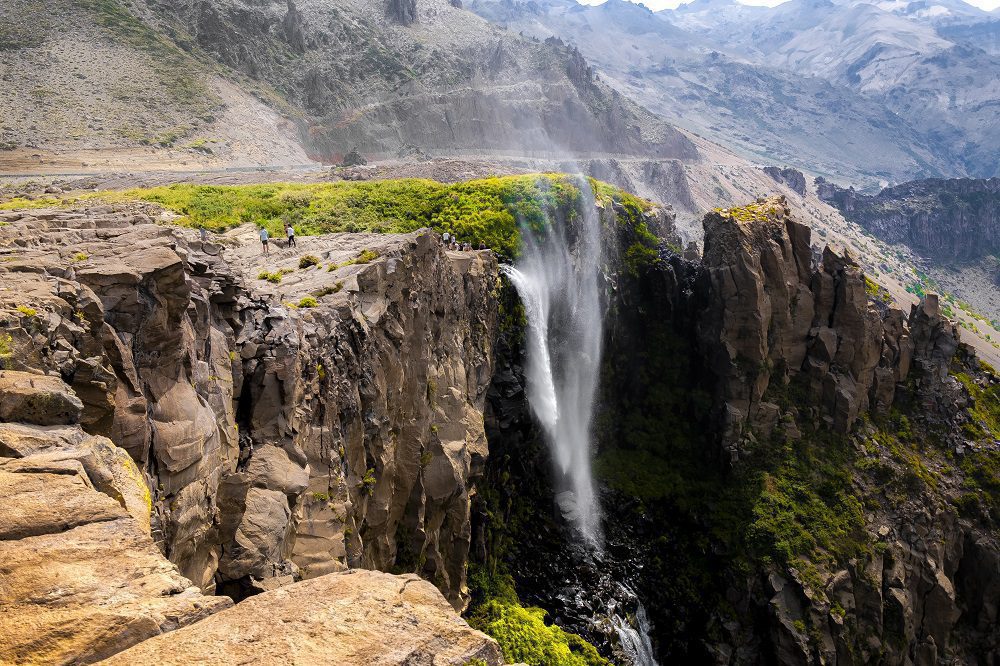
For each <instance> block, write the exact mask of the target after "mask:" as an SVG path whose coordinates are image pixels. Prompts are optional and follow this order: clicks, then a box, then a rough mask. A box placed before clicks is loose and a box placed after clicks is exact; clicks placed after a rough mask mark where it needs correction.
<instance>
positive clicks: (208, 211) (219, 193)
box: [0, 174, 655, 259]
mask: <svg viewBox="0 0 1000 666" xmlns="http://www.w3.org/2000/svg"><path fill="white" fill-rule="evenodd" d="M582 185H583V183H582V182H581V181H580V180H579V179H578V178H575V177H573V176H567V175H561V174H536V175H526V176H505V177H495V178H483V179H480V180H472V181H468V182H464V183H455V184H444V183H439V182H436V181H432V180H420V179H404V180H373V181H364V182H336V183H311V184H302V183H269V184H265V185H225V186H218V185H191V184H177V185H168V186H162V187H153V188H145V189H131V190H124V191H116V192H100V193H96V194H88V195H84V196H82V197H80V198H78V199H67V200H60V199H37V200H25V199H14V200H11V201H8V202H5V203H2V204H0V210H3V209H12V208H29V207H39V206H57V205H62V204H65V203H72V202H73V201H79V200H81V199H82V200H86V199H99V200H109V201H148V202H151V203H155V204H159V205H161V206H163V207H164V208H166V209H168V210H171V211H173V212H174V213H176V214H178V215H179V216H181V217H180V218H179V219H178V220H177V222H178V223H180V224H184V225H189V226H193V227H203V228H206V229H209V230H211V231H216V232H222V231H226V230H228V229H231V228H233V227H236V226H239V225H241V224H247V223H250V224H256V225H261V226H264V227H267V228H268V230H269V231H270V232H271V233H272V234H274V235H276V236H279V237H280V236H281V235H282V234H281V233H280V232H281V230H282V227H283V225H284V224H286V223H290V224H292V225H293V226H294V227H295V230H296V232H297V233H298V234H299V235H313V234H321V233H334V232H344V231H347V232H376V233H405V232H410V231H414V230H416V229H420V228H422V227H429V228H432V229H435V230H437V231H439V232H445V231H447V232H449V233H452V234H455V235H457V236H458V238H459V239H461V240H462V241H468V242H471V243H473V245H476V246H478V245H479V244H480V243H485V244H486V245H487V246H488V247H490V248H492V249H493V250H495V251H496V252H498V253H499V254H500V255H502V256H504V257H508V258H510V257H514V256H516V254H517V252H518V247H519V244H520V233H519V226H520V225H521V224H524V225H528V226H530V227H531V228H533V229H539V228H541V227H544V226H545V225H546V224H548V223H549V221H550V220H554V219H569V220H572V219H573V218H574V217H575V216H576V215H579V214H580V211H581V210H582V206H583V204H584V202H585V200H586V198H585V196H584V191H583V190H584V188H583V187H582ZM587 185H588V186H589V188H590V189H591V190H592V191H593V193H594V197H595V198H596V200H597V201H598V202H600V203H603V204H608V203H611V202H612V201H614V202H615V203H617V204H618V205H619V206H620V207H621V208H620V210H622V211H624V214H623V215H622V217H623V218H626V219H624V220H623V223H635V224H637V225H639V226H640V227H641V228H642V229H643V230H645V231H646V235H648V236H651V237H652V234H649V233H648V230H646V229H645V226H644V225H642V214H643V212H644V211H646V210H648V209H649V208H650V207H651V205H652V204H650V203H649V202H647V201H644V200H642V199H639V198H637V197H634V196H632V195H629V194H627V193H625V192H622V191H621V190H619V189H618V188H615V187H613V186H611V185H608V184H606V183H601V182H598V181H595V180H592V179H588V180H587ZM652 238H653V240H654V241H655V237H652ZM646 245H650V243H646ZM652 245H653V247H655V243H653V244H652ZM649 252H650V249H649V247H645V246H644V247H641V248H638V249H636V250H635V253H638V254H643V255H648V254H649ZM636 259H642V257H640V256H638V255H637V256H636Z"/></svg>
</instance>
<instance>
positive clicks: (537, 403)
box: [503, 178, 656, 666]
mask: <svg viewBox="0 0 1000 666" xmlns="http://www.w3.org/2000/svg"><path fill="white" fill-rule="evenodd" d="M579 182H580V183H581V188H582V190H583V194H584V201H583V205H582V210H581V211H579V212H580V214H579V215H578V216H576V217H575V218H573V219H571V220H568V221H567V222H566V223H564V224H560V223H558V221H556V220H548V221H547V222H548V223H547V224H545V225H543V226H542V227H541V228H533V227H531V226H529V225H527V224H522V225H521V237H522V248H521V256H520V258H519V259H518V260H517V262H516V263H515V265H513V266H504V267H503V270H504V272H505V273H506V274H507V276H508V277H509V278H510V281H511V283H513V285H514V287H515V288H516V289H517V292H518V294H519V295H520V297H521V302H522V303H523V305H524V311H525V316H526V318H527V323H528V326H527V331H526V334H527V335H526V362H525V369H524V377H525V392H526V394H527V398H528V404H529V405H530V407H531V411H532V413H533V414H534V416H535V418H536V420H537V421H538V423H539V424H540V426H541V428H542V430H543V433H544V435H545V439H546V443H547V444H548V446H549V448H550V449H551V452H552V458H553V461H554V464H555V466H556V476H557V480H556V490H557V491H558V493H557V495H556V503H557V504H558V506H559V509H560V511H561V512H562V514H563V516H564V517H565V518H566V519H567V520H568V521H569V522H570V523H571V524H572V525H574V526H575V527H576V529H577V531H578V532H579V535H580V538H581V541H582V543H583V544H584V546H585V548H584V549H583V551H584V555H583V557H585V558H586V559H587V560H588V561H589V562H590V563H591V564H592V565H596V566H595V568H596V569H601V565H600V563H601V561H602V560H603V557H604V555H605V552H604V539H603V537H602V534H601V509H600V505H599V502H598V497H597V491H596V488H595V484H594V477H593V474H592V471H591V455H592V453H591V449H592V436H591V427H592V420H593V415H594V400H595V397H596V392H597V386H598V381H599V379H600V371H601V345H602V342H603V337H604V315H605V311H606V303H605V299H604V296H603V294H602V289H601V283H600V277H601V264H602V260H603V259H604V257H603V254H602V247H601V220H600V218H599V216H598V213H597V207H596V205H595V202H594V196H593V193H592V192H591V191H590V187H589V184H588V182H587V181H586V179H584V178H581V179H580V181H579ZM603 575H604V576H605V577H606V576H608V575H609V574H608V573H607V570H606V569H605V573H604V574H603ZM602 587H603V586H602ZM608 587H613V585H609V586H608ZM617 587H618V590H619V593H620V595H621V596H622V597H624V598H627V599H629V600H630V601H631V602H632V605H633V607H634V608H635V609H636V612H635V613H634V614H632V617H631V618H630V617H629V615H630V614H629V613H627V612H626V611H625V610H624V609H623V608H621V607H620V605H619V604H618V602H617V601H614V600H612V602H611V603H610V604H609V607H610V608H611V611H610V613H609V614H608V615H607V616H606V617H607V618H608V619H609V620H610V624H609V625H608V626H610V627H611V631H612V632H614V633H615V634H617V637H618V641H619V643H620V646H621V650H622V652H623V653H624V654H625V656H626V657H627V658H628V660H629V661H630V662H631V664H633V665H634V666H656V660H655V658H654V652H653V645H652V641H651V640H650V636H649V632H650V626H649V621H648V619H647V617H646V610H645V608H643V606H642V604H641V603H640V602H639V600H638V598H637V597H636V595H635V593H634V592H632V590H631V589H629V588H628V587H627V586H625V585H622V584H619V585H618V586H617Z"/></svg>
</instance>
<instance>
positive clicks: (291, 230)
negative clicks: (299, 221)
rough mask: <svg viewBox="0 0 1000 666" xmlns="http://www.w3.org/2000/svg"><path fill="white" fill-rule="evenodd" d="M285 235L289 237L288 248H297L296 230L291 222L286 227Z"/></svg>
mask: <svg viewBox="0 0 1000 666" xmlns="http://www.w3.org/2000/svg"><path fill="white" fill-rule="evenodd" d="M285 234H286V235H287V236H288V247H295V229H294V228H293V227H292V224H291V223H290V222H289V223H288V224H286V225H285Z"/></svg>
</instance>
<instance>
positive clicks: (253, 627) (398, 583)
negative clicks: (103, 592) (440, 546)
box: [103, 571, 504, 666]
mask: <svg viewBox="0 0 1000 666" xmlns="http://www.w3.org/2000/svg"><path fill="white" fill-rule="evenodd" d="M276 627H277V628H278V629H276ZM473 661H477V663H486V664H489V665H490V666H496V665H498V664H502V663H504V662H503V658H502V656H501V654H500V650H499V648H498V647H497V644H496V642H494V641H493V639H492V638H489V637H488V636H486V635H485V634H482V633H480V632H478V631H475V630H474V629H471V628H470V627H469V625H468V624H466V623H465V621H464V620H462V619H461V618H459V617H457V616H456V615H455V613H454V610H453V609H452V608H451V606H450V605H449V604H448V602H447V601H445V599H444V597H442V596H441V593H440V592H439V591H438V590H436V589H435V588H434V586H433V585H431V584H430V583H428V582H426V581H424V580H421V579H420V578H418V577H417V576H414V575H412V574H411V575H407V576H392V575H389V574H385V573H380V572H376V571H352V572H347V573H336V574H328V575H325V576H320V577H319V578H314V579H311V580H307V581H302V582H300V583H295V584H294V585H289V586H287V587H282V588H279V589H276V590H272V591H269V592H264V593H262V594H259V595H256V596H253V597H250V598H249V599H247V600H245V601H243V602H242V603H240V604H239V605H237V606H236V607H234V608H230V609H228V610H225V611H222V612H221V613H217V614H215V615H213V616H212V617H210V618H207V619H205V620H203V621H201V622H199V623H197V624H195V625H193V626H190V627H185V628H183V629H180V630H178V631H175V632H173V633H172V634H170V635H169V636H164V637H159V638H153V639H150V640H148V641H145V642H144V643H142V644H140V645H137V646H136V647H134V648H132V649H130V650H126V651H125V652H122V653H120V654H118V655H115V656H114V657H112V658H110V659H108V660H107V661H105V662H103V663H105V664H107V665H108V666H115V665H117V664H122V665H126V664H127V665H129V666H131V665H132V664H140V663H156V664H163V665H164V666H167V665H171V664H177V665H178V666H180V665H181V664H184V665H186V664H201V663H211V664H220V665H223V664H246V663H251V662H252V663H265V664H271V663H289V664H342V665H343V666H377V665H382V666H395V665H396V664H434V665H435V666H438V665H441V666H444V665H447V664H454V665H456V666H460V665H464V664H468V663H470V662H473Z"/></svg>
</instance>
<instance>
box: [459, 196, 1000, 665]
mask: <svg viewBox="0 0 1000 666" xmlns="http://www.w3.org/2000/svg"><path fill="white" fill-rule="evenodd" d="M704 224H705V237H706V242H705V253H704V258H703V259H702V260H701V261H698V260H693V261H692V260H685V259H683V258H682V257H680V256H678V253H677V252H676V251H675V250H672V249H670V248H669V246H664V247H663V248H662V249H661V254H660V258H659V260H658V261H655V262H653V263H651V264H649V265H646V266H642V267H638V268H636V269H635V270H634V271H616V270H615V269H614V268H613V267H609V268H608V272H607V276H606V277H607V279H608V280H609V283H610V284H613V285H614V288H613V291H612V292H609V308H610V310H609V312H610V313H611V315H610V320H609V326H608V330H607V335H606V338H605V351H604V354H605V362H604V369H603V372H602V381H601V384H602V386H601V392H600V396H599V401H598V402H599V405H600V407H599V412H598V415H597V417H596V418H595V429H596V439H597V448H598V455H597V460H596V462H595V469H596V470H597V474H598V476H599V478H600V480H601V482H602V486H603V488H602V495H601V499H602V507H603V509H604V511H605V522H604V525H603V527H604V529H605V534H606V535H607V543H606V548H605V551H604V553H603V555H602V559H601V561H600V563H599V564H595V563H594V562H592V561H589V560H588V559H587V557H586V555H585V554H580V553H579V552H575V551H574V549H573V545H572V544H573V539H572V536H571V535H568V534H566V533H565V531H564V530H563V529H561V528H560V526H559V525H558V521H557V520H556V521H553V519H552V518H551V517H550V516H549V514H548V512H547V510H546V509H545V508H543V509H542V510H541V511H539V510H538V509H537V507H538V506H542V507H547V506H549V505H551V504H552V502H553V499H552V488H551V485H546V482H545V479H539V477H538V474H537V471H536V470H538V469H540V468H541V469H544V468H545V467H546V466H547V465H548V463H549V461H548V457H547V455H546V452H545V448H544V446H542V444H541V438H540V435H539V432H538V430H537V428H535V427H534V426H533V424H532V423H531V420H530V419H529V418H527V416H526V414H528V410H527V408H526V407H525V406H524V393H523V389H522V387H523V377H521V375H520V360H519V359H520V356H519V354H520V353H521V352H520V351H519V348H518V347H517V337H516V335H508V336H505V337H504V338H503V339H504V340H505V341H506V343H505V344H508V345H511V348H509V349H508V348H506V347H504V346H503V345H501V356H500V358H499V359H498V364H499V367H500V368H501V369H502V370H501V372H500V373H499V374H498V375H497V376H496V378H495V380H494V385H493V390H492V391H491V393H490V398H489V401H488V412H487V416H488V423H489V426H490V427H489V431H490V437H491V452H492V453H493V454H494V455H492V456H491V458H490V461H489V463H488V469H487V474H486V479H487V485H486V487H485V488H484V489H483V496H484V497H485V498H487V501H488V502H491V503H489V504H487V506H486V507H485V508H484V512H483V513H482V514H481V527H480V534H481V535H482V537H481V538H482V540H483V544H484V546H483V548H481V549H480V550H479V551H478V556H479V557H486V558H487V560H488V559H489V553H490V549H491V548H492V549H493V550H494V551H495V552H496V553H497V558H498V559H499V560H500V561H501V562H502V563H503V566H506V567H507V568H508V569H509V571H510V572H511V575H512V577H513V579H514V581H515V583H516V584H517V586H518V592H519V593H521V594H522V598H523V599H525V600H526V601H530V602H531V603H532V604H537V605H540V606H542V607H544V608H545V609H546V610H547V611H548V612H549V613H550V614H551V615H552V616H553V618H555V619H556V621H557V622H558V623H559V624H560V625H561V626H565V627H569V628H571V629H572V630H574V631H577V632H579V633H581V634H583V635H585V636H586V637H587V638H588V640H591V641H592V642H593V643H594V644H595V645H598V646H599V647H601V649H602V650H604V651H605V654H606V655H613V654H615V652H614V651H615V649H616V647H615V637H614V636H613V635H612V636H610V637H609V636H608V635H607V634H605V633H602V631H601V629H600V627H599V623H595V622H594V618H595V617H599V616H600V613H599V612H598V611H595V609H604V608H607V607H609V606H617V607H624V608H628V607H629V604H630V603H634V600H630V599H628V598H627V595H625V596H623V595H622V594H621V592H620V590H619V591H617V592H616V591H615V589H614V587H613V586H611V587H610V588H609V587H608V586H607V585H605V584H603V583H602V582H601V581H602V580H603V578H602V576H603V575H605V574H606V573H607V572H609V571H610V572H613V575H612V578H613V579H614V580H616V581H619V582H623V581H624V582H626V583H627V585H628V587H629V589H630V590H632V591H634V592H635V594H636V595H638V597H639V599H641V601H642V602H643V604H644V606H645V609H646V612H647V614H648V618H649V620H650V623H651V625H652V628H651V630H650V635H651V638H652V641H653V645H654V647H655V649H656V652H657V654H658V657H659V658H660V659H661V660H662V661H663V662H667V663H669V662H674V661H676V662H677V663H716V664H734V665H735V664H755V663H782V664H785V663H787V664H820V663H827V664H829V663H838V664H861V663H872V662H873V661H881V662H882V663H887V664H928V665H930V664H934V663H940V662H941V661H942V660H954V662H955V663H990V661H991V660H995V659H996V657H997V654H998V646H1000V634H998V633H997V629H996V625H995V624H991V622H992V620H985V621H984V620H983V619H982V618H993V617H995V614H996V591H995V586H994V585H993V584H992V583H986V580H987V578H989V576H991V575H994V574H992V573H991V574H986V573H985V572H987V571H988V572H995V571H996V568H995V567H996V563H997V562H998V561H1000V544H998V542H997V528H996V523H995V519H994V518H993V517H992V516H993V512H994V510H995V509H994V508H993V507H995V506H996V504H994V502H995V501H996V500H995V497H996V496H995V495H994V494H991V493H993V492H994V491H992V490H987V488H995V486H993V485H991V482H988V481H986V482H985V485H980V481H977V479H980V478H981V479H984V480H985V479H987V478H990V476H991V475H992V474H994V472H995V470H996V469H997V450H998V449H997V447H998V444H997V442H998V439H997V434H996V430H995V426H990V425H989V423H992V421H989V422H988V419H989V418H993V417H986V416H984V415H985V414H987V413H993V412H990V411H989V410H990V409H993V410H995V409H996V405H997V400H996V391H997V387H998V386H1000V379H997V378H996V377H994V376H993V375H992V374H991V373H990V372H989V371H986V370H983V369H981V368H980V367H979V366H978V361H976V359H975V358H974V357H972V356H971V355H970V352H969V349H968V348H967V347H965V346H964V345H962V344H961V343H960V341H959V336H958V332H957V330H956V328H955V326H954V325H953V324H952V323H951V322H949V321H948V320H947V319H945V318H944V317H943V316H942V315H941V313H940V311H939V308H938V303H937V299H936V298H935V297H934V296H933V295H929V296H928V297H927V298H926V299H925V300H924V301H923V302H922V303H921V304H920V305H919V306H916V307H914V308H913V309H912V311H911V312H909V313H903V312H901V311H898V310H893V309H890V308H888V307H886V306H885V304H884V303H883V302H881V301H880V300H879V299H878V298H875V297H873V294H871V293H870V292H872V291H874V287H872V286H871V285H869V284H868V283H867V282H866V279H865V277H864V275H863V274H862V272H861V270H860V269H859V268H858V267H857V266H856V265H855V264H854V262H853V261H851V259H850V258H849V257H846V256H838V255H836V254H834V253H832V252H830V251H829V250H827V251H823V252H821V251H819V250H818V249H815V248H813V247H812V246H811V238H810V233H809V229H808V228H806V227H805V226H803V225H801V224H799V223H798V222H797V221H796V220H795V219H793V217H792V216H791V215H790V214H789V212H788V209H787V206H786V202H785V201H783V200H782V199H780V198H772V199H766V200H761V201H758V202H756V203H755V204H752V205H750V206H747V207H745V208H742V209H733V210H729V211H717V212H714V213H711V214H709V215H707V216H706V218H705V220H704ZM666 226H668V227H669V225H666ZM627 242H628V241H626V243H627ZM991 392H992V393H991ZM977 401H978V402H977ZM972 405H978V407H976V408H975V409H978V410H980V411H978V412H975V413H974V411H970V406H972ZM989 405H993V407H990V406H989ZM976 424H979V425H976ZM991 427H994V429H993V430H990V428H991ZM990 498H993V499H990ZM532 507H534V508H532ZM532 511H534V512H535V513H532ZM490 516H493V517H494V518H493V520H492V521H491V518H490ZM495 516H499V519H497V518H495ZM539 534H540V535H542V538H541V539H539V538H538V535H539ZM528 535H531V536H530V537H529V536H528ZM980 589H981V590H982V593H980V591H979V590H980ZM610 599H613V600H614V601H613V602H612V601H609V600H610Z"/></svg>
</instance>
